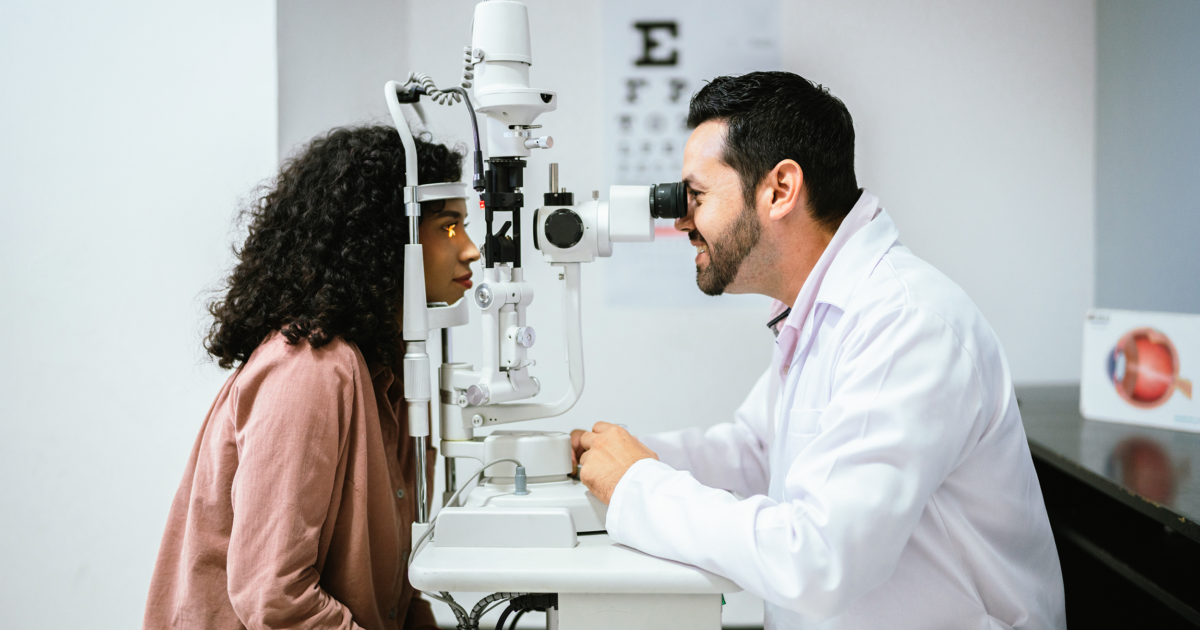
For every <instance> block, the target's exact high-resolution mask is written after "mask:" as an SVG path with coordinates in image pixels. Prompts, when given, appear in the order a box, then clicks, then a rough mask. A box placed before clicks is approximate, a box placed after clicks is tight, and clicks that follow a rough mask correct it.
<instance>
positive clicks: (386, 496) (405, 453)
mask: <svg viewBox="0 0 1200 630" xmlns="http://www.w3.org/2000/svg"><path fill="white" fill-rule="evenodd" d="M402 389H403V383H402V379H397V378H395V377H394V376H393V374H392V372H391V370H390V369H388V368H386V367H382V366H372V367H371V368H368V366H367V364H366V362H365V361H364V360H363V356H362V353H360V352H359V350H358V347H357V346H355V345H354V344H353V343H348V342H346V341H344V340H343V339H342V338H340V337H338V338H336V339H334V340H333V341H332V342H331V343H329V344H328V345H326V346H324V347H322V348H319V349H317V350H314V349H312V347H311V346H309V344H308V342H307V341H306V340H301V341H300V342H299V343H298V344H296V345H294V346H292V345H288V344H287V342H286V340H285V339H284V337H283V336H282V335H281V334H279V333H278V332H276V333H273V334H272V335H271V336H270V337H268V338H267V339H266V341H264V342H263V343H262V345H260V346H259V347H258V348H257V349H256V350H255V351H254V354H253V355H252V356H251V357H250V360H249V361H247V362H246V364H245V365H243V366H242V367H241V368H239V369H238V370H237V371H235V372H234V373H233V374H232V375H231V376H230V377H229V380H228V381H226V383H225V386H224V388H222V390H221V393H220V394H218V395H217V399H216V401H214V402H213V405H212V408H211V409H210V410H209V413H208V417H207V418H206V419H205V421H204V425H203V426H202V427H201V429H200V435H199V437H198V438H197V439H196V444H195V446H194V447H193V449H192V455H191V458H190V459H189V460H188V464H187V469H186V470H185V472H184V474H183V481H182V483H180V485H179V491H178V492H177V493H176V494H175V500H174V502H173V503H172V505H171V513H170V516H169V517H168V519H167V527H166V532H165V533H164V534H163V540H162V547H161V548H160V550H159V554H158V562H157V563H156V565H155V567H154V577H153V579H152V580H151V583H150V595H149V599H148V601H147V603H146V616H145V620H144V621H143V627H144V628H146V629H157V628H212V629H222V630H225V629H229V630H233V629H240V628H254V629H257V628H314V629H315V628H344V629H358V628H365V629H368V630H376V629H384V628H386V629H389V630H394V629H399V628H409V629H412V628H436V624H435V622H434V618H433V613H432V611H431V609H430V607H429V602H427V601H425V600H423V599H421V597H420V594H419V593H418V592H417V591H415V590H413V588H412V586H411V585H409V583H408V575H407V566H406V562H407V559H408V551H409V549H410V548H411V546H412V545H411V540H410V537H411V530H410V524H411V523H412V522H413V519H414V518H415V514H416V503H415V496H416V488H415V482H414V476H413V467H414V466H415V464H414V459H415V453H414V450H413V447H412V440H411V439H409V437H408V422H407V419H406V417H405V413H404V406H403V398H402V395H403V392H402V391H401V390H402ZM430 450H431V453H430V455H431V456H430V457H429V463H430V467H429V469H428V470H427V474H428V475H430V477H432V472H433V469H432V464H433V461H434V458H433V457H432V454H433V453H432V449H430ZM431 486H432V482H431Z"/></svg>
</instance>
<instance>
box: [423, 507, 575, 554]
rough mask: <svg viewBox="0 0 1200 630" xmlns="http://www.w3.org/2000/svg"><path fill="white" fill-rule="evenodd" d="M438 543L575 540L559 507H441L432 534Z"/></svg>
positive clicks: (532, 544)
mask: <svg viewBox="0 0 1200 630" xmlns="http://www.w3.org/2000/svg"><path fill="white" fill-rule="evenodd" d="M433 542H434V545H436V546H438V547H491V548H509V549H512V548H525V549H530V548H532V549H546V548H550V549H571V548H573V547H575V545H577V544H578V538H576V536H575V522H574V521H573V520H572V519H571V511H570V510H568V509H567V508H563V507H511V508H508V509H504V510H497V509H494V508H486V507H447V508H442V511H441V513H440V514H439V515H438V519H437V531H436V532H434V535H433Z"/></svg>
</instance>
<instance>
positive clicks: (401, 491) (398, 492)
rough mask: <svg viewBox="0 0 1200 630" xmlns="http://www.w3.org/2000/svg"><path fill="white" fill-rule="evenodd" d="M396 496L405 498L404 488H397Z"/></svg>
mask: <svg viewBox="0 0 1200 630" xmlns="http://www.w3.org/2000/svg"><path fill="white" fill-rule="evenodd" d="M396 497H397V498H400V499H403V498H404V488H397V489H396Z"/></svg>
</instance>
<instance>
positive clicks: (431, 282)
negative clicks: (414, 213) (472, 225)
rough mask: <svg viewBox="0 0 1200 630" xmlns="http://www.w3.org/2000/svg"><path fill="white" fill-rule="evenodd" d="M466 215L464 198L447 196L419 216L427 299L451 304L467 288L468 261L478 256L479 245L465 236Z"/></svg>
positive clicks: (471, 261)
mask: <svg viewBox="0 0 1200 630" xmlns="http://www.w3.org/2000/svg"><path fill="white" fill-rule="evenodd" d="M466 219H467V202H466V201H465V200H463V199H447V200H446V203H445V205H444V206H443V207H442V209H441V210H440V211H439V212H435V213H433V214H432V215H430V216H427V217H423V218H422V220H421V228H420V232H419V235H420V240H421V249H422V252H423V253H424V258H425V299H426V301H428V302H445V303H447V304H453V303H455V302H457V301H458V300H459V298H461V297H462V296H463V293H465V292H466V291H467V289H470V288H471V263H473V262H475V261H477V260H479V249H478V248H477V247H475V243H473V242H472V241H471V237H469V236H467V231H466V230H465V229H464V226H463V223H464V222H465V221H466Z"/></svg>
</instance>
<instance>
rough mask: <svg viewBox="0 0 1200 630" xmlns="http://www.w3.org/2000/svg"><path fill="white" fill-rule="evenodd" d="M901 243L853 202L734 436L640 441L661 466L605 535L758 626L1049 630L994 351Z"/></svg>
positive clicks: (1031, 518)
mask: <svg viewBox="0 0 1200 630" xmlns="http://www.w3.org/2000/svg"><path fill="white" fill-rule="evenodd" d="M898 236H899V233H898V232H897V230H896V226H895V224H894V223H893V222H892V220H891V218H890V217H889V216H888V214H887V212H886V211H884V210H882V209H881V208H880V207H879V203H878V200H877V199H876V198H875V197H874V196H873V195H871V194H870V193H869V192H866V191H863V194H862V197H861V198H860V199H859V201H858V203H857V204H856V205H855V206H854V209H853V210H851V212H850V215H849V216H847V217H846V219H845V220H844V221H843V223H842V227H840V228H839V230H838V233H837V235H835V237H834V241H833V242H831V247H830V248H828V249H827V250H826V253H825V254H826V255H827V258H826V255H823V256H822V259H821V261H819V262H818V264H817V267H816V268H815V269H814V273H812V274H810V275H809V278H808V280H806V282H805V286H804V288H803V289H802V290H801V292H800V296H799V297H798V299H797V304H796V305H794V306H793V312H792V313H791V315H790V316H789V322H788V323H785V324H784V330H782V331H781V332H780V338H781V339H783V340H784V342H785V343H784V344H782V345H781V344H780V341H779V339H777V340H776V341H777V346H776V350H775V353H774V357H773V359H772V364H771V367H770V368H768V369H767V371H766V373H764V374H763V375H762V377H761V378H760V379H759V380H758V383H757V384H756V385H755V386H754V388H753V389H752V390H751V392H750V395H749V397H748V398H747V399H746V401H745V402H744V403H743V404H742V406H741V407H740V408H739V409H738V411H737V413H736V414H735V418H734V421H733V422H731V423H724V424H719V425H717V426H714V427H712V428H711V429H709V430H707V431H701V430H700V429H689V430H685V431H678V432H673V433H666V434H661V435H657V436H649V437H646V438H644V439H643V441H644V442H645V443H646V445H647V446H649V447H650V448H651V449H654V450H655V452H657V453H658V455H659V457H660V459H661V461H654V460H650V459H647V460H642V461H639V462H637V463H636V464H634V465H633V466H632V467H631V468H630V469H629V471H628V472H627V473H626V474H625V476H624V477H623V478H622V479H621V481H620V483H619V484H618V485H617V488H616V490H615V492H614V493H613V496H612V500H611V503H610V505H609V509H608V517H607V527H608V533H609V535H610V536H611V537H612V539H613V540H615V541H617V542H620V543H622V544H625V545H628V546H630V547H633V548H635V549H638V550H641V551H644V552H646V553H650V554H653V555H656V556H660V557H663V558H668V559H671V560H677V561H680V562H685V563H688V564H692V565H695V566H698V567H701V568H703V569H706V570H708V571H712V572H713V573H717V574H720V575H723V576H725V577H728V578H729V579H731V580H733V581H734V582H736V583H737V584H738V585H739V586H741V587H742V588H744V589H746V590H747V591H750V592H751V593H754V594H755V595H758V596H760V597H762V598H763V599H764V600H765V601H766V627H767V628H778V629H783V628H789V629H790V628H827V629H833V628H837V629H842V628H864V629H876V628H889V629H898V628H921V629H934V628H946V629H954V630H962V629H966V628H978V629H981V630H982V629H989V628H1063V627H1065V626H1066V620H1065V613H1064V608H1063V587H1062V572H1061V569H1060V567H1059V562H1058V553H1057V551H1056V549H1055V545H1054V539H1053V537H1052V535H1051V532H1050V523H1049V521H1048V519H1047V517H1046V509H1045V505H1044V503H1043V501H1042V493H1041V488H1040V486H1039V485H1038V480H1037V475H1036V473H1035V472H1034V469H1033V461H1032V459H1031V457H1030V454H1029V447H1028V444H1027V442H1026V439H1025V431H1024V429H1023V427H1022V426H1021V416H1020V412H1019V411H1018V409H1017V402H1016V397H1015V395H1014V393H1013V388H1012V382H1011V379H1010V376H1009V371H1008V363H1007V361H1006V360H1005V357H1004V352H1003V349H1002V348H1001V347H1000V342H999V341H998V340H997V339H996V335H995V333H994V332H993V331H992V329H991V328H990V327H989V326H988V324H987V322H986V321H984V319H983V316H982V314H980V312H979V310H978V309H977V308H976V307H975V305H974V304H973V303H972V302H971V300H970V298H968V297H967V295H966V294H965V293H964V292H963V291H962V290H961V289H960V288H959V287H958V286H957V285H955V284H954V283H953V282H951V281H950V280H949V279H948V278H946V276H944V275H942V274H941V273H940V272H938V271H937V270H936V269H934V268H933V267H931V266H930V265H929V264H927V263H925V262H924V261H922V260H920V259H919V258H917V257H916V256H914V255H913V254H912V252H910V251H909V250H908V249H907V248H906V247H904V246H903V245H901V244H900V243H899V241H898V240H897V239H898ZM805 296H811V304H809V305H808V306H806V305H805V304H803V303H802V302H804V299H805ZM789 325H790V326H791V328H792V329H793V330H792V331H790V332H789V331H788V330H787V328H788V327H789ZM791 333H795V339H794V342H789V341H788V339H787V336H786V335H787V334H791ZM785 350H786V353H785ZM733 493H736V494H737V495H739V496H740V497H745V498H739V497H738V496H735V495H734V494H733Z"/></svg>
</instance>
